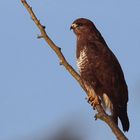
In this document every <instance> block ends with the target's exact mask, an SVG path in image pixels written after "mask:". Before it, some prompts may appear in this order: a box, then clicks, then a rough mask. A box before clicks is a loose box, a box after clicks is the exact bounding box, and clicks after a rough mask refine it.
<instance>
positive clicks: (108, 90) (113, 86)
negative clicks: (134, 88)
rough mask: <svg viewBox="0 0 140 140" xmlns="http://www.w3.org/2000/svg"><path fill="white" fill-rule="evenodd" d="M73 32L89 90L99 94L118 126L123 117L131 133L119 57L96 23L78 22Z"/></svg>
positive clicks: (78, 20)
mask: <svg viewBox="0 0 140 140" xmlns="http://www.w3.org/2000/svg"><path fill="white" fill-rule="evenodd" d="M71 29H73V31H74V33H75V34H76V36H77V52H76V56H77V66H78V69H79V72H80V75H81V77H82V79H83V81H84V83H85V85H86V88H87V90H89V91H90V92H92V93H93V94H94V92H95V93H96V94H97V95H98V96H99V97H100V99H101V100H102V104H103V105H104V106H105V108H109V109H110V111H111V114H112V118H113V119H114V121H115V122H116V124H118V117H119V119H120V121H121V123H122V127H123V130H124V131H128V130H129V120H128V116H127V102H128V89H127V85H126V82H125V78H124V74H123V71H122V68H121V66H120V64H119V62H118V60H117V58H116V57H115V55H114V54H113V53H112V51H111V50H110V49H109V47H108V46H107V44H106V42H105V40H104V39H103V37H102V35H101V34H100V32H99V31H98V30H97V29H96V27H95V25H94V24H93V22H92V21H90V20H88V19H84V18H80V19H77V20H75V21H74V22H73V24H72V26H71Z"/></svg>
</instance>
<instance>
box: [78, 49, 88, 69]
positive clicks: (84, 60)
mask: <svg viewBox="0 0 140 140" xmlns="http://www.w3.org/2000/svg"><path fill="white" fill-rule="evenodd" d="M88 62H89V60H88V52H87V49H86V48H83V49H82V50H80V51H79V56H78V58H77V67H78V70H79V72H82V71H85V70H86V68H87V66H88Z"/></svg>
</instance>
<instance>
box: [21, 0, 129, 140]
mask: <svg viewBox="0 0 140 140" xmlns="http://www.w3.org/2000/svg"><path fill="white" fill-rule="evenodd" d="M21 2H22V4H23V5H24V7H25V8H26V9H27V11H28V12H29V14H30V16H31V18H32V20H33V21H34V23H35V24H36V26H37V27H38V28H39V30H40V32H41V35H40V36H39V38H44V40H45V41H46V42H47V43H48V45H49V46H50V47H51V48H52V49H53V50H54V52H55V53H56V55H57V56H58V58H59V59H60V64H61V65H63V66H64V67H65V68H66V70H68V71H69V73H70V74H71V75H72V76H73V77H74V78H75V79H76V80H77V82H78V83H79V84H80V86H81V87H82V88H83V90H84V91H85V92H86V94H87V96H89V95H90V94H89V93H88V91H87V89H86V88H85V86H84V83H83V80H82V79H81V77H80V75H79V74H78V73H77V72H76V71H75V70H74V69H73V67H72V66H71V65H70V64H69V63H68V62H67V61H66V59H65V57H64V55H63V54H62V52H61V48H59V47H58V46H56V45H55V43H54V42H53V41H52V40H51V39H50V37H49V36H48V35H47V33H46V31H45V26H43V25H42V24H41V23H40V21H39V20H38V19H37V17H36V15H35V14H34V12H33V10H32V8H31V7H30V6H29V4H28V3H27V2H26V0H21ZM95 108H96V110H97V112H98V114H96V116H95V117H96V119H100V120H102V121H104V122H106V124H108V126H109V127H110V128H111V130H112V132H113V133H114V134H115V136H116V138H117V139H118V140H127V138H126V136H125V135H124V134H123V132H122V131H121V130H120V129H119V128H118V126H117V125H116V124H115V123H114V121H113V120H112V119H111V117H110V116H109V115H107V114H106V112H105V111H104V109H103V107H102V106H101V104H99V105H96V107H95Z"/></svg>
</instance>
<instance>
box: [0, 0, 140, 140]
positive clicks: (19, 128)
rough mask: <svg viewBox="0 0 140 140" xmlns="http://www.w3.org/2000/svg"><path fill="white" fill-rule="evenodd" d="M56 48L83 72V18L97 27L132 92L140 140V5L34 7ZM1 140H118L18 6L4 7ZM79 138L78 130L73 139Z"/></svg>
mask: <svg viewBox="0 0 140 140" xmlns="http://www.w3.org/2000/svg"><path fill="white" fill-rule="evenodd" d="M28 2H29V3H30V5H31V6H32V7H33V10H34V11H35V13H36V15H37V17H38V18H39V19H40V21H41V23H42V24H44V25H45V26H46V31H47V33H48V34H49V36H50V37H51V38H52V39H53V41H54V42H55V43H56V44H57V45H58V46H59V47H61V48H62V52H63V53H64V55H65V57H66V58H67V60H68V62H69V63H70V64H71V65H72V66H73V67H74V68H75V69H76V62H75V61H76V58H75V49H76V48H75V46H76V38H75V35H74V34H73V33H72V32H71V31H70V30H69V28H70V25H71V23H72V22H73V21H74V20H75V19H76V18H79V17H85V18H89V19H90V20H92V21H93V22H94V23H95V25H96V26H97V28H98V29H99V30H100V32H101V33H102V35H103V37H104V38H105V40H106V42H107V44H108V45H109V47H110V48H111V50H112V51H113V52H114V53H115V55H116V56H117V58H118V59H119V61H120V63H121V65H122V68H123V71H124V73H125V77H126V81H127V84H128V87H129V103H128V114H129V118H130V123H131V127H130V131H129V132H128V133H126V135H127V136H128V138H129V139H133V140H137V139H138V138H139V137H140V133H139V128H140V123H139V118H140V111H139V109H138V108H139V105H140V104H139V97H140V95H139V92H140V63H139V60H140V55H139V52H140V39H139V37H140V14H139V13H140V8H139V7H140V1H139V0H133V1H130V0H123V1H121V0H118V1H112V0H108V1H103V0H102V1H101V0H98V1H97V0H84V1H81V0H76V1H75V0H71V1H66V0H59V1H58V0H42V1H40V0H36V1H32V0H28ZM0 17H1V23H0V25H1V26H0V31H1V34H0V40H1V45H0V65H1V67H0V85H1V86H0V112H1V113H0V114H1V115H0V139H1V140H18V139H20V140H22V139H23V140H28V139H30V140H44V139H45V138H46V139H47V140H48V139H49V138H50V137H52V136H54V135H55V134H57V133H59V132H61V130H62V131H63V129H64V128H65V127H70V130H69V131H71V133H75V132H77V134H78V135H80V136H81V137H82V138H84V137H85V138H86V140H93V139H96V140H101V139H104V138H106V139H110V140H114V136H113V135H112V133H111V131H110V130H109V128H108V127H107V126H106V124H104V123H103V122H101V121H100V120H99V121H94V115H95V111H93V110H92V109H91V107H90V106H89V104H88V103H86V100H85V97H86V95H85V93H84V92H83V90H82V89H81V88H80V86H79V85H78V84H77V82H76V81H75V80H74V79H73V78H72V77H71V76H70V74H69V73H68V72H67V71H66V70H65V69H64V67H63V66H59V60H58V58H57V57H56V55H55V54H54V52H53V51H52V50H51V49H50V48H49V47H48V45H47V44H46V43H45V41H44V40H42V39H40V40H39V39H36V37H37V35H38V34H39V30H38V29H37V27H36V26H35V25H34V23H33V21H32V20H31V18H30V16H29V14H28V13H27V11H26V10H25V8H24V7H23V6H22V4H21V2H20V0H18V1H8V0H5V1H0ZM72 130H75V132H73V131H72Z"/></svg>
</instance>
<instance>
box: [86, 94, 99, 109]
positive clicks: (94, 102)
mask: <svg viewBox="0 0 140 140" xmlns="http://www.w3.org/2000/svg"><path fill="white" fill-rule="evenodd" d="M87 102H88V103H89V104H90V105H91V106H93V109H94V110H95V107H96V106H97V105H99V104H100V102H101V101H100V99H99V97H98V96H95V97H93V96H89V97H88V98H87Z"/></svg>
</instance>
